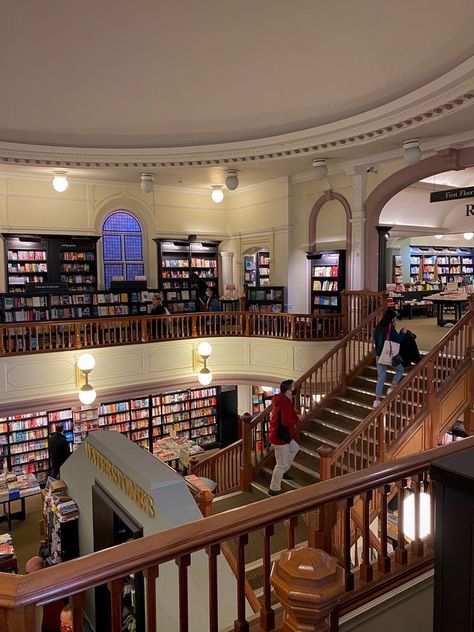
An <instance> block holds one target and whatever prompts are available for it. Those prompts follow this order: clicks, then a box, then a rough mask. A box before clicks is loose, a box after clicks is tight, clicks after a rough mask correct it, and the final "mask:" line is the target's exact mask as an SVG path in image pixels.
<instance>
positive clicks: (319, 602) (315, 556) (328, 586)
mask: <svg viewBox="0 0 474 632" xmlns="http://www.w3.org/2000/svg"><path fill="white" fill-rule="evenodd" d="M270 582H271V584H272V586H273V588H274V590H275V594H276V596H277V597H278V599H279V601H280V602H281V604H282V606H283V610H284V615H283V627H282V632H329V624H328V621H327V619H328V617H329V615H330V614H331V612H332V611H333V610H334V609H335V608H336V607H337V605H338V603H339V598H340V596H341V595H342V593H343V592H344V583H343V571H342V568H341V567H340V566H338V565H337V562H336V559H335V558H334V557H332V556H331V555H328V554H327V553H325V552H324V551H320V550H319V549H312V548H303V549H292V550H290V551H285V552H284V553H282V555H281V557H280V559H279V560H278V561H277V562H275V563H274V565H273V569H272V574H271V577H270Z"/></svg>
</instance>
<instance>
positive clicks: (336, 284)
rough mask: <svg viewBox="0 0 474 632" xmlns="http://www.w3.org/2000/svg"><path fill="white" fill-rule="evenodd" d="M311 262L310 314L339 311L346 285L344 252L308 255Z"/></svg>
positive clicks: (336, 251)
mask: <svg viewBox="0 0 474 632" xmlns="http://www.w3.org/2000/svg"><path fill="white" fill-rule="evenodd" d="M308 259H309V260H310V261H311V312H312V313H313V314H314V313H317V312H320V311H326V310H331V311H336V312H340V311H341V292H342V290H344V289H345V284H346V251H345V250H325V251H321V252H316V253H312V254H309V255H308Z"/></svg>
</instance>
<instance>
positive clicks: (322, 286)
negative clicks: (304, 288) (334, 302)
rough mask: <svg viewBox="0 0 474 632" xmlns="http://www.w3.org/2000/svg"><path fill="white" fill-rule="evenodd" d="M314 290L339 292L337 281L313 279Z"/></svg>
mask: <svg viewBox="0 0 474 632" xmlns="http://www.w3.org/2000/svg"><path fill="white" fill-rule="evenodd" d="M313 292H337V281H322V282H321V281H319V280H318V279H316V280H314V281H313Z"/></svg>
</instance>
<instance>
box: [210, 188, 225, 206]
mask: <svg viewBox="0 0 474 632" xmlns="http://www.w3.org/2000/svg"><path fill="white" fill-rule="evenodd" d="M211 198H212V201H213V202H215V203H216V204H220V203H221V202H222V200H223V199H224V191H223V190H222V185H220V184H215V185H214V186H213V187H212V193H211Z"/></svg>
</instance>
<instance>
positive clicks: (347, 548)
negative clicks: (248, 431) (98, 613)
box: [0, 437, 474, 632]
mask: <svg viewBox="0 0 474 632" xmlns="http://www.w3.org/2000/svg"><path fill="white" fill-rule="evenodd" d="M472 448H474V437H472V438H469V439H465V440H463V441H459V442H456V443H454V444H451V445H449V446H443V447H442V448H436V449H434V450H429V451H426V452H422V453H421V454H415V455H412V456H409V457H406V458H402V459H399V460H397V461H392V462H391V463H388V464H387V463H385V464H381V465H377V466H375V467H372V468H370V469H367V470H365V471H361V472H355V473H352V474H350V475H345V476H340V477H338V478H335V479H331V480H329V481H324V482H321V483H318V484H316V485H310V486H308V487H304V488H302V489H299V490H295V491H292V492H288V493H286V494H284V495H283V496H281V497H277V498H270V499H268V500H265V501H262V502H259V503H254V504H252V505H248V506H245V507H241V508H239V509H235V510H233V511H230V512H224V513H222V514H219V515H215V516H210V517H208V518H203V519H200V520H197V521H195V522H192V523H190V524H186V525H182V526H179V527H176V528H173V529H168V530H167V531H162V532H160V533H157V534H156V535H152V536H147V537H144V538H141V539H139V540H134V541H132V542H127V543H125V544H122V545H119V546H115V547H113V548H111V549H107V550H104V551H100V552H98V553H93V554H91V555H87V556H85V557H83V558H79V559H77V560H73V561H71V562H65V563H63V564H60V565H58V566H54V567H51V568H48V569H45V570H42V571H38V572H36V573H31V574H30V575H26V576H18V575H10V574H1V575H0V582H1V586H2V590H1V591H0V623H1V630H2V632H31V631H32V630H34V629H35V611H34V607H35V605H36V604H44V603H47V602H49V601H53V600H56V599H60V598H65V597H69V598H71V603H72V606H73V610H74V632H82V631H83V629H84V628H83V622H82V603H83V598H84V593H85V591H86V590H88V589H90V588H93V587H95V586H98V585H108V586H109V590H110V593H111V613H110V619H111V622H112V625H111V630H112V632H120V631H121V612H122V587H123V585H124V582H125V577H127V576H128V575H130V574H131V573H138V572H143V573H144V578H145V587H146V590H145V594H146V603H145V612H146V619H147V630H148V631H149V632H156V630H157V629H160V628H159V619H158V623H157V617H159V613H157V607H156V592H155V588H157V589H158V594H159V589H160V567H161V566H162V565H163V564H165V563H167V562H170V561H172V560H174V561H175V562H176V564H177V566H178V573H177V578H176V582H177V583H176V594H178V595H179V605H178V607H177V611H176V627H175V629H176V630H180V631H181V632H187V631H188V630H189V619H190V617H189V613H190V612H192V606H191V604H190V603H189V602H188V568H189V566H190V565H192V564H193V560H195V557H194V556H192V554H193V553H195V552H196V551H203V552H205V554H206V555H207V560H208V573H207V576H203V577H202V581H203V582H207V583H208V587H209V602H208V608H207V610H208V621H209V623H208V629H209V630H210V632H217V631H218V630H219V629H221V626H220V625H219V616H218V603H219V581H218V566H217V558H218V556H219V554H220V552H221V544H222V543H224V542H227V541H229V540H233V541H234V543H235V548H236V551H237V555H236V560H237V568H236V577H237V590H236V599H235V617H236V618H235V625H234V630H236V631H240V632H243V631H247V630H249V621H248V620H247V615H246V594H245V551H246V547H247V544H248V541H249V536H250V535H251V534H254V533H256V535H257V540H256V541H258V542H260V545H259V546H260V547H261V557H262V560H263V575H262V582H263V606H262V609H261V611H260V615H259V617H260V624H259V629H260V630H263V631H265V632H269V631H271V630H275V610H276V607H275V605H273V604H272V599H271V585H270V581H269V578H270V570H271V562H272V549H271V542H272V538H273V535H274V533H275V528H276V527H277V526H278V525H279V524H280V523H283V522H284V521H288V522H287V523H285V524H286V525H287V530H288V538H287V540H288V549H292V548H294V546H295V542H296V541H297V540H296V532H297V529H298V532H299V533H298V537H299V538H303V540H304V539H307V540H308V541H309V542H310V543H312V546H313V547H316V548H322V549H325V550H326V551H327V552H329V553H332V554H333V555H336V557H337V558H338V560H339V563H340V565H341V566H342V567H343V570H344V594H343V595H342V597H341V599H340V602H339V612H340V613H344V612H347V611H349V610H351V609H353V608H355V607H357V606H358V605H360V604H361V603H363V602H366V601H368V600H370V598H371V597H374V596H376V595H379V594H380V592H383V591H384V590H385V591H386V590H389V589H390V588H391V587H392V586H394V585H399V584H400V583H402V582H403V581H406V580H407V579H408V578H412V577H413V576H415V575H416V574H419V573H421V572H424V571H426V570H427V568H430V567H432V565H433V549H432V542H433V536H434V533H435V529H436V524H435V519H434V512H433V511H432V512H431V528H430V530H429V531H430V533H429V534H422V533H421V532H420V528H419V525H420V511H421V506H422V504H421V503H422V499H421V497H420V495H421V494H422V493H425V494H427V495H428V496H429V497H430V498H431V496H432V491H433V490H432V484H431V480H430V476H429V467H430V464H431V463H432V462H433V461H434V460H436V459H438V458H441V457H444V456H447V455H450V454H454V453H457V452H460V451H463V450H467V449H472ZM394 495H397V496H398V512H397V513H391V512H389V509H388V503H389V500H390V499H391V498H393V496H394ZM407 495H413V496H414V502H413V507H414V521H413V525H412V529H410V531H413V532H412V533H408V531H407V532H405V530H406V529H407V521H406V519H405V517H404V513H405V511H404V510H405V502H404V501H405V498H406V497H407ZM356 504H359V505H360V510H359V511H358V517H357V520H354V519H353V513H354V514H355V512H356V510H355V506H356ZM374 516H377V517H378V520H379V525H380V529H379V534H378V535H374V533H372V530H371V523H372V521H373V520H374ZM315 518H316V519H315ZM335 530H336V531H337V533H338V537H337V541H338V542H339V543H340V545H339V546H338V547H337V550H335V547H334V545H333V542H332V540H333V537H334V532H335ZM374 538H375V539H374ZM300 541H301V540H300ZM355 542H356V543H359V544H361V546H355V547H354V543H355ZM390 543H393V551H391V549H392V547H391V546H390ZM169 607H170V608H171V607H172V606H171V605H169ZM167 616H168V617H169V613H167Z"/></svg>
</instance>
